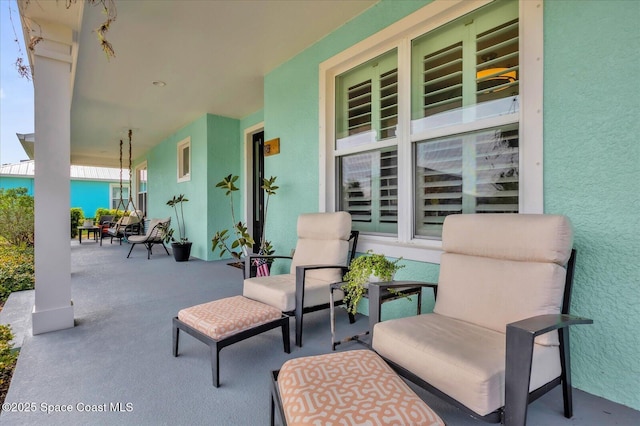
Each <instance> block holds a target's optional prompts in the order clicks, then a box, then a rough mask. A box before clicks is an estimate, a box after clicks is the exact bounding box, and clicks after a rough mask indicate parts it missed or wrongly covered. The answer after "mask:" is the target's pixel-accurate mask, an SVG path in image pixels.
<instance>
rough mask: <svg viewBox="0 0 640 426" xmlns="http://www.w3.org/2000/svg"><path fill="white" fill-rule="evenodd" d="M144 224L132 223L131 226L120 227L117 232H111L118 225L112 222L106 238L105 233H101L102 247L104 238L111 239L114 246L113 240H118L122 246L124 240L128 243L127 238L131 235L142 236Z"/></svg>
mask: <svg viewBox="0 0 640 426" xmlns="http://www.w3.org/2000/svg"><path fill="white" fill-rule="evenodd" d="M142 224H143V223H142V221H140V222H138V223H132V224H130V225H125V226H120V227H119V228H118V230H117V232H110V231H111V229H113V227H114V226H115V225H116V222H110V223H109V229H108V230H107V236H106V237H105V235H104V233H103V232H101V233H100V245H102V240H103V239H104V238H110V239H111V241H110V243H111V244H113V239H114V238H117V239H118V240H120V245H122V239H123V238H124V239H125V241H126V239H127V236H129V235H140V233H141V232H142Z"/></svg>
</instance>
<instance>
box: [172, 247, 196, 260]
mask: <svg viewBox="0 0 640 426" xmlns="http://www.w3.org/2000/svg"><path fill="white" fill-rule="evenodd" d="M191 244H192V243H184V244H179V243H171V250H172V251H173V258H174V259H175V260H176V262H186V261H187V260H189V256H190V255H191Z"/></svg>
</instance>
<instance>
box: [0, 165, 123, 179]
mask: <svg viewBox="0 0 640 426" xmlns="http://www.w3.org/2000/svg"><path fill="white" fill-rule="evenodd" d="M34 170H35V161H34V160H28V161H22V162H20V163H14V164H3V165H2V166H0V175H1V176H13V177H30V176H33V175H34ZM70 176H71V179H81V180H108V181H119V180H120V169H114V168H110V167H93V166H71V172H70ZM122 179H123V180H126V181H128V180H129V170H127V169H123V170H122Z"/></svg>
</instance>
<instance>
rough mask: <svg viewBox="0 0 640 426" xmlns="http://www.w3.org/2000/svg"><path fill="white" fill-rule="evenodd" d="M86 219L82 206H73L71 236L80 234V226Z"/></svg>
mask: <svg viewBox="0 0 640 426" xmlns="http://www.w3.org/2000/svg"><path fill="white" fill-rule="evenodd" d="M83 220H84V211H82V209H81V208H80V207H72V208H71V238H75V237H77V236H78V226H80V225H81V224H82V221H83Z"/></svg>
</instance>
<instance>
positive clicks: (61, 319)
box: [31, 301, 75, 336]
mask: <svg viewBox="0 0 640 426" xmlns="http://www.w3.org/2000/svg"><path fill="white" fill-rule="evenodd" d="M31 324H32V327H33V328H32V332H33V335H34V336H35V335H36V334H42V333H48V332H50V331H58V330H64V329H67V328H72V327H74V326H75V322H74V319H73V301H72V302H70V304H69V306H64V307H62V308H56V309H49V310H46V311H36V307H35V306H34V307H33V312H32V313H31Z"/></svg>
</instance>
